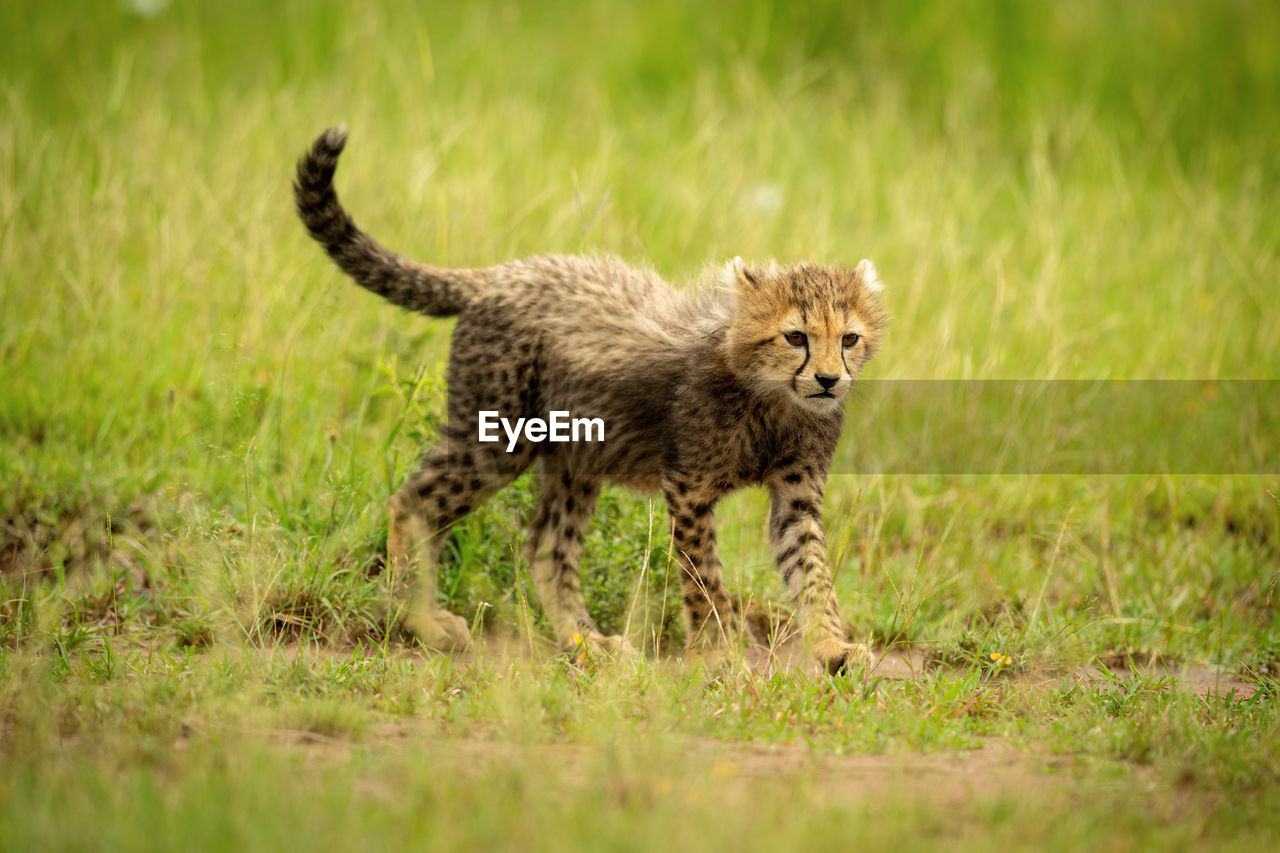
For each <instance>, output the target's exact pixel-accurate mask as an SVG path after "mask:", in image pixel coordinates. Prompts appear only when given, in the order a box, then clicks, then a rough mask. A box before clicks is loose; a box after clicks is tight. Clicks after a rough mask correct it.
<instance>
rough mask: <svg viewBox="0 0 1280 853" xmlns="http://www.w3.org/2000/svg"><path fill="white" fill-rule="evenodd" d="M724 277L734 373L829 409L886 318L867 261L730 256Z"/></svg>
mask: <svg viewBox="0 0 1280 853" xmlns="http://www.w3.org/2000/svg"><path fill="white" fill-rule="evenodd" d="M724 279H725V282H724V283H725V284H727V285H728V286H729V287H730V288H731V289H732V291H733V293H734V315H733V319H732V321H731V323H730V327H729V335H728V340H727V343H728V347H729V358H730V361H731V363H732V365H733V369H734V370H735V372H737V374H738V375H739V377H741V378H743V379H745V380H746V381H748V382H749V383H751V384H752V385H754V386H755V387H756V388H757V389H759V390H760V391H761V392H762V393H763V394H765V395H766V396H783V397H785V398H788V399H790V400H791V401H792V402H793V403H795V404H796V405H798V406H800V407H802V408H804V409H807V410H809V411H811V412H816V413H819V414H826V413H830V412H834V411H836V410H837V409H838V408H839V407H840V405H841V403H842V402H843V401H844V397H845V394H847V393H848V391H849V387H850V386H851V385H852V384H853V380H854V377H856V376H857V375H858V373H859V371H861V370H862V365H864V364H866V362H867V360H868V359H869V358H871V356H873V355H874V354H875V351H876V348H877V347H878V346H879V344H880V337H881V335H882V334H883V331H884V327H885V324H886V322H887V319H888V318H887V316H886V315H885V312H884V309H883V307H882V306H881V304H880V298H879V293H880V291H881V290H883V289H884V286H883V285H882V284H881V283H880V279H879V278H877V276H876V268H875V266H874V265H873V264H872V263H871V261H868V260H864V261H862V262H860V263H859V264H858V265H857V266H856V267H854V268H853V269H852V270H847V269H841V268H839V267H822V266H816V265H814V264H807V263H802V264H797V265H796V266H790V267H782V266H779V265H778V264H776V263H772V262H771V263H770V264H769V265H768V266H766V267H748V266H747V265H746V264H745V263H743V261H742V259H741V258H734V259H733V260H732V261H730V262H729V264H728V265H727V266H726V267H725V272H724Z"/></svg>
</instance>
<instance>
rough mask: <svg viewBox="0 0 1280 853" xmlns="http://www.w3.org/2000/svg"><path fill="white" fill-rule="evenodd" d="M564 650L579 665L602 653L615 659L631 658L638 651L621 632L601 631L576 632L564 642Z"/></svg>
mask: <svg viewBox="0 0 1280 853" xmlns="http://www.w3.org/2000/svg"><path fill="white" fill-rule="evenodd" d="M563 649H564V652H565V653H566V654H567V655H569V657H570V659H571V660H572V661H573V662H574V663H575V664H578V665H581V664H583V663H586V661H587V660H588V659H592V658H598V657H600V655H601V654H603V655H604V656H606V657H609V658H611V659H613V660H630V659H631V658H634V657H636V656H637V652H636V650H635V649H634V648H632V646H631V644H630V643H628V642H627V638H626V637H623V636H622V635H621V634H601V633H600V632H599V631H590V632H588V633H579V634H574V635H573V637H571V638H570V639H569V642H567V643H564V644H563Z"/></svg>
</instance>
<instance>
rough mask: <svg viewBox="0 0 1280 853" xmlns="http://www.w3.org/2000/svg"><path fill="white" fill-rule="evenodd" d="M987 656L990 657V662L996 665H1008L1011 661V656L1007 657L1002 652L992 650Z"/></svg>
mask: <svg viewBox="0 0 1280 853" xmlns="http://www.w3.org/2000/svg"><path fill="white" fill-rule="evenodd" d="M987 657H989V658H991V662H992V663H994V664H995V665H996V666H1008V665H1009V664H1011V663H1013V658H1011V657H1009V656H1008V655H1006V654H1005V653H1004V652H992V653H991V654H989V655H988V656H987Z"/></svg>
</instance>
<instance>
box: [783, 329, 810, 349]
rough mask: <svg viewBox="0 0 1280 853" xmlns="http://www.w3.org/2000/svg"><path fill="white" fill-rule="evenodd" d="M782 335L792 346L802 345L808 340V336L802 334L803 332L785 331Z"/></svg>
mask: <svg viewBox="0 0 1280 853" xmlns="http://www.w3.org/2000/svg"><path fill="white" fill-rule="evenodd" d="M782 337H784V338H786V339H787V343H789V344H791V345H792V346H793V347H800V346H804V342H805V341H806V340H808V338H806V337H805V336H804V332H787V333H786V334H785V335H783V336H782Z"/></svg>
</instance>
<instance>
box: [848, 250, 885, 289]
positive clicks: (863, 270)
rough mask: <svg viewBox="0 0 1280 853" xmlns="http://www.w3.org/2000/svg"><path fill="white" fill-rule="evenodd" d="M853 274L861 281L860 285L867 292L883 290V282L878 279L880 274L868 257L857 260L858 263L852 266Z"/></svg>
mask: <svg viewBox="0 0 1280 853" xmlns="http://www.w3.org/2000/svg"><path fill="white" fill-rule="evenodd" d="M853 274H854V275H855V276H857V277H858V280H859V281H861V282H862V286H863V287H865V288H866V289H867V292H868V293H879V292H880V291H882V290H884V282H882V281H880V274H879V273H878V272H876V265H875V264H873V263H871V259H870V258H863V259H862V260H860V261H858V265H857V266H856V267H854V268H853Z"/></svg>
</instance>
